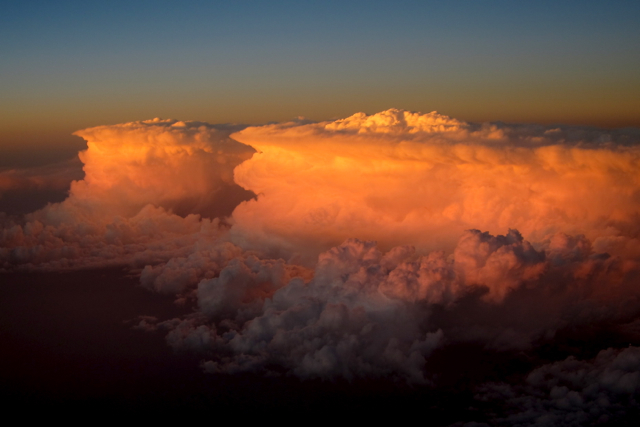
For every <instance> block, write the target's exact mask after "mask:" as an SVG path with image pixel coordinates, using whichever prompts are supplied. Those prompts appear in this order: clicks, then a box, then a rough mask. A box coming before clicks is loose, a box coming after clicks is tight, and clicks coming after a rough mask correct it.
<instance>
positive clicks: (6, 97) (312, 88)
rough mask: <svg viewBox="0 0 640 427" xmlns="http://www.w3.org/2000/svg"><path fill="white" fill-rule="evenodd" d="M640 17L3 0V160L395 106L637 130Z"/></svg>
mask: <svg viewBox="0 0 640 427" xmlns="http://www.w3.org/2000/svg"><path fill="white" fill-rule="evenodd" d="M639 16H640V3H639V2H637V1H608V2H604V1H563V2H557V1H524V2H514V1H452V2H433V1H400V2H393V3H390V2H382V1H366V2H365V1H350V2H343V1H324V2H306V1H277V2H276V1H274V2H251V1H236V2H204V1H203V2H198V1H191V2H186V3H185V2H180V3H178V2H169V1H137V2H134V3H132V2H120V1H111V2H80V1H59V2H46V1H29V2H17V1H16V2H14V1H12V2H4V4H3V13H2V16H1V17H0V40H2V42H1V43H0V55H1V57H2V67H0V148H1V149H4V150H5V151H7V152H9V151H12V150H13V151H15V150H18V151H19V150H20V149H24V148H25V147H35V146H38V147H41V148H42V149H43V150H52V149H53V147H54V146H55V147H56V148H57V149H60V150H62V149H64V148H65V147H66V148H68V151H69V152H72V151H73V150H75V149H77V146H78V145H81V141H80V142H78V140H77V137H71V136H70V134H71V132H73V131H75V130H78V129H81V128H85V127H88V126H95V125H101V124H112V123H119V122H127V121H133V120H142V119H148V118H152V117H165V118H166V117H172V118H177V119H183V120H204V121H208V122H213V123H220V122H244V123H261V122H266V121H279V120H286V119H289V118H292V117H296V116H299V115H303V116H305V117H308V118H311V119H315V120H324V119H329V118H338V117H345V116H348V115H350V114H353V113H354V112H357V111H364V112H367V113H374V112H377V111H381V110H383V109H387V108H391V107H395V108H403V109H408V110H416V111H424V112H427V111H432V110H438V111H440V112H442V113H444V114H448V115H450V116H453V117H456V118H460V119H464V120H470V121H485V120H492V121H495V120H502V121H507V122H509V121H511V122H542V123H556V122H562V123H571V124H588V125H597V126H607V127H618V126H640V72H639V71H640V30H639V28H640V25H638V24H639V23H640V22H639V21H640V18H639ZM10 157H11V156H8V157H5V159H9V158H10ZM8 162H10V160H4V161H3V163H8ZM0 166H1V165H0Z"/></svg>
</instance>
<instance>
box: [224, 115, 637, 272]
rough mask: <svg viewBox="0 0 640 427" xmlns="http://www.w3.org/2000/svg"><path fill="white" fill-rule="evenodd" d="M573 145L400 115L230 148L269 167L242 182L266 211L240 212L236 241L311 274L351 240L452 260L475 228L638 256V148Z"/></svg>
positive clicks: (545, 134) (262, 134)
mask: <svg viewBox="0 0 640 427" xmlns="http://www.w3.org/2000/svg"><path fill="white" fill-rule="evenodd" d="M576 133H578V132H577V131H576V130H572V129H566V130H563V129H540V128H527V127H509V126H504V125H502V126H497V125H482V126H477V125H475V126H474V125H471V124H467V123H463V122H460V121H458V120H454V119H451V118H449V117H446V116H442V115H439V114H437V113H430V114H424V115H419V114H416V113H409V112H405V111H398V110H389V111H385V112H382V113H379V114H376V115H373V116H365V115H364V114H362V113H360V114H356V115H354V116H351V117H349V118H347V119H343V120H338V121H336V122H329V123H317V124H307V125H297V124H295V123H285V124H275V125H269V126H263V127H253V128H247V129H245V130H243V131H241V132H238V133H236V134H234V135H233V137H234V138H235V139H237V140H239V141H241V142H243V143H246V144H248V145H251V146H252V147H254V148H255V149H256V150H258V153H256V154H255V155H254V156H253V157H252V158H251V160H249V161H246V162H244V163H242V164H241V165H240V166H239V167H238V168H237V169H236V171H235V179H236V182H238V183H239V184H240V185H242V186H243V187H245V188H246V189H248V190H251V191H253V192H254V193H256V194H258V198H257V200H252V201H249V202H246V203H243V204H242V205H240V206H239V207H238V208H237V209H236V210H235V211H234V215H233V216H234V219H235V220H236V223H237V226H236V228H235V231H236V232H237V234H238V235H241V236H242V238H243V239H246V240H248V241H250V242H251V244H252V245H258V246H266V247H272V246H276V247H278V248H283V247H285V248H287V250H288V252H286V253H287V254H295V255H301V256H302V257H303V259H305V260H308V261H310V262H313V260H314V259H315V257H316V256H317V253H318V252H319V251H321V250H324V249H326V248H328V247H331V246H334V245H337V244H340V243H341V242H342V241H344V239H346V238H349V237H357V238H360V239H367V240H369V239H372V240H376V241H378V243H379V244H380V245H381V246H382V247H383V248H387V249H388V248H391V247H393V246H396V245H402V244H412V245H416V247H418V249H419V250H422V251H430V250H440V249H443V250H446V251H451V250H452V249H453V247H454V246H455V243H456V241H457V239H458V237H459V236H460V234H461V233H462V232H463V231H464V230H467V229H472V228H476V229H480V230H483V231H489V232H491V233H494V234H495V233H504V232H506V231H507V229H509V228H515V229H518V230H519V231H520V232H521V233H522V234H523V235H524V236H525V237H526V238H527V239H531V240H533V241H536V242H539V241H543V240H545V239H549V238H550V237H551V236H552V235H554V234H555V233H556V232H559V231H561V232H565V233H568V234H584V235H585V236H586V237H587V238H588V239H589V240H591V241H592V242H593V244H594V246H595V247H596V248H597V250H598V251H606V252H610V253H616V254H618V253H630V252H633V253H634V254H636V255H637V254H640V247H639V246H638V241H637V231H632V230H635V229H636V228H637V227H636V225H635V224H636V223H637V215H638V206H639V204H638V201H639V199H638V188H639V187H638V186H639V179H640V172H639V171H640V168H638V165H639V161H640V150H639V149H638V146H637V145H623V144H619V143H615V142H612V139H615V138H617V139H621V140H625V138H623V137H619V136H617V135H611V134H607V133H605V132H603V133H600V134H598V135H593V133H595V132H592V134H589V133H588V132H586V131H582V133H583V135H582V138H579V139H576ZM626 137H627V139H628V136H626Z"/></svg>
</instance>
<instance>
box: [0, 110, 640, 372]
mask: <svg viewBox="0 0 640 427" xmlns="http://www.w3.org/2000/svg"><path fill="white" fill-rule="evenodd" d="M77 134H78V135H80V136H82V137H83V138H85V139H86V140H87V150H86V151H84V152H82V153H80V160H81V161H82V163H83V165H84V173H85V177H84V179H82V180H77V181H74V182H73V183H72V184H71V186H70V190H69V196H68V198H67V199H66V200H64V201H63V202H61V203H56V204H50V205H48V206H46V207H45V208H43V209H40V210H38V211H35V212H33V213H31V214H28V215H26V216H25V217H24V218H23V219H15V218H11V219H8V218H5V219H4V220H3V221H4V223H3V225H2V231H1V233H2V234H1V235H0V242H1V243H2V244H1V247H0V261H1V262H2V266H3V268H4V269H15V268H21V269H26V270H30V269H45V270H51V271H58V270H64V269H70V268H95V267H105V266H127V267H128V268H129V269H130V271H132V272H133V273H136V274H138V273H139V274H140V282H141V284H142V285H143V286H144V287H146V288H147V289H149V290H152V291H156V292H161V293H165V294H171V295H175V298H176V300H177V301H178V302H179V303H183V304H193V305H194V310H193V312H192V313H191V314H190V315H187V316H183V317H181V318H176V319H152V318H143V319H142V321H141V323H140V325H139V329H144V330H156V331H157V330H164V331H165V333H166V334H167V341H168V343H169V344H170V345H172V346H173V347H174V348H176V349H183V350H188V351H197V352H200V353H202V355H203V358H204V359H205V360H206V362H205V363H204V365H203V367H204V369H205V370H206V371H208V372H218V373H223V372H224V373H234V372H260V373H266V374H269V375H281V374H285V375H294V376H297V377H299V378H305V379H306V378H322V379H337V378H346V379H350V380H351V379H355V378H372V377H375V378H394V379H399V380H401V381H406V382H409V383H414V384H436V383H437V378H436V376H437V375H436V373H435V372H432V371H430V369H429V363H428V361H429V360H430V358H431V357H433V355H434V354H437V352H438V351H441V350H442V349H444V348H446V347H448V346H452V345H461V344H465V345H466V344H473V345H479V346H481V347H482V348H483V349H484V350H486V351H496V352H517V351H523V352H525V351H532V349H535V348H537V347H539V346H542V345H548V344H549V343H552V342H553V340H554V339H555V336H556V335H557V334H558V333H560V332H562V331H567V330H571V329H572V328H573V329H576V328H577V329H580V328H586V327H591V326H592V325H605V324H606V325H609V326H608V327H610V328H613V329H616V328H618V329H619V330H620V331H622V330H624V331H626V332H625V333H626V334H627V336H629V337H632V338H633V339H636V338H639V337H640V336H639V335H638V334H637V327H635V326H634V325H633V319H635V318H636V317H637V315H638V314H639V313H640V305H639V303H638V301H636V298H635V297H634V295H635V294H636V293H637V289H636V288H637V283H638V282H637V279H638V273H639V271H640V269H639V264H638V262H639V261H640V242H639V240H638V237H639V235H640V234H639V232H640V229H639V228H638V215H639V212H640V182H639V179H640V168H638V164H639V162H640V148H639V147H640V145H638V142H640V140H639V139H638V137H637V135H636V134H634V133H632V132H626V133H625V132H622V131H604V130H597V129H586V128H570V127H554V128H548V127H543V126H533V125H506V124H472V123H466V122H463V121H460V120H456V119H453V118H450V117H447V116H444V115H440V114H438V113H436V112H432V113H428V114H419V113H410V112H406V111H401V110H388V111H385V112H382V113H378V114H375V115H366V114H363V113H358V114H356V115H353V116H351V117H348V118H346V119H342V120H337V121H332V122H322V123H309V122H306V121H294V122H288V123H278V124H270V125H265V126H254V127H242V126H238V127H233V126H221V125H208V124H204V123H199V122H178V121H175V120H159V119H155V120H150V121H144V122H134V123H127V124H122V125H114V126H101V127H96V128H91V129H86V130H83V131H80V132H78V133H77ZM254 195H255V197H253V196H254Z"/></svg>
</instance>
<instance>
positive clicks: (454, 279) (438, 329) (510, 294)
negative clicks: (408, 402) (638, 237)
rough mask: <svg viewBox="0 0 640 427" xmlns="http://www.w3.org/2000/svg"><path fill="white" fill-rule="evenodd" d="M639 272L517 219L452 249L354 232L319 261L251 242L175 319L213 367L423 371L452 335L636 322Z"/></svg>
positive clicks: (523, 336) (173, 331)
mask: <svg viewBox="0 0 640 427" xmlns="http://www.w3.org/2000/svg"><path fill="white" fill-rule="evenodd" d="M169 264H171V263H169ZM214 265H215V263H214ZM183 270H185V271H189V270H188V269H183ZM638 272H640V269H639V268H638V266H637V265H634V266H633V267H630V266H629V265H627V264H625V263H624V262H622V261H621V260H620V259H617V258H613V257H610V256H608V255H601V254H594V253H593V252H592V250H591V249H590V247H589V244H588V242H586V241H585V240H584V238H583V237H575V238H574V237H570V236H566V235H558V236H555V237H554V238H553V239H552V241H551V242H550V243H549V245H548V247H547V248H546V249H544V250H540V251H538V250H536V249H534V248H533V247H532V246H531V244H529V243H528V242H527V241H525V240H524V239H523V238H522V236H521V235H520V234H519V233H518V232H517V231H515V230H511V231H510V232H509V233H508V234H507V235H504V236H500V235H499V236H492V235H490V234H488V233H482V232H480V231H477V230H470V231H468V232H466V233H464V234H463V236H462V237H461V238H460V240H459V242H458V245H457V247H456V248H455V250H454V252H453V254H452V255H451V256H445V255H444V253H442V252H434V253H430V254H426V255H418V254H417V253H416V251H415V249H414V248H412V247H406V246H405V247H396V248H393V249H392V250H390V251H388V252H386V253H383V252H382V251H380V249H379V248H378V247H377V245H376V243H375V242H363V241H360V240H356V239H349V240H347V241H345V242H344V243H343V244H342V245H339V246H337V247H334V248H332V249H330V250H329V251H327V252H324V253H322V254H321V255H320V256H319V258H318V262H317V265H316V267H315V271H314V272H313V274H311V273H310V272H308V271H306V270H304V269H302V268H300V267H298V268H294V266H292V265H289V264H286V263H284V261H283V260H270V259H259V258H257V257H255V256H254V255H249V256H247V255H246V254H243V255H238V256H237V257H236V258H234V259H233V260H231V261H230V262H228V263H227V264H226V266H225V267H223V268H222V269H221V270H220V272H219V274H218V275H217V276H216V277H213V278H206V279H203V280H201V281H200V282H199V283H198V285H197V290H196V291H195V292H194V294H193V296H194V298H195V299H196V301H197V306H198V309H197V311H196V312H195V313H194V314H193V315H192V316H189V317H187V318H185V319H182V320H180V319H174V320H172V321H171V322H169V323H165V324H164V325H165V327H166V328H167V329H169V330H170V332H169V334H168V337H167V339H168V342H169V343H170V344H171V345H173V346H174V347H175V348H179V349H185V348H187V349H191V350H197V351H200V352H204V354H208V355H209V357H210V358H211V360H210V361H208V362H206V363H205V365H204V366H205V369H206V370H207V371H210V372H227V373H234V372H241V371H252V372H255V371H257V372H269V371H273V372H282V371H284V372H286V373H289V374H294V375H296V376H299V377H301V378H316V377H319V378H337V377H345V378H349V379H350V378H354V377H383V376H392V377H394V376H395V377H399V378H403V379H405V380H407V381H409V382H419V383H422V382H425V381H428V380H429V377H430V375H432V374H434V373H431V372H429V370H428V369H427V366H426V365H425V363H426V361H427V359H428V357H429V356H430V354H431V353H432V352H433V351H434V350H435V349H437V348H439V347H440V346H442V345H446V344H453V343H480V344H482V345H483V346H485V347H486V348H487V349H493V350H498V351H511V350H528V349H531V348H532V347H533V346H534V345H537V344H541V343H544V342H549V341H550V340H552V339H553V337H554V335H555V334H556V332H557V331H558V330H561V329H563V328H564V329H566V328H568V327H571V328H581V327H585V326H587V325H590V324H593V323H596V324H598V323H603V322H610V323H614V324H615V323H619V324H622V323H625V322H627V321H628V318H629V315H630V314H631V315H633V314H634V313H635V314H637V313H638V312H639V311H640V303H639V302H638V301H636V302H634V303H632V304H630V303H629V300H628V296H629V295H630V293H632V292H635V288H636V278H637V275H638ZM629 273H632V274H629ZM143 277H144V275H143ZM192 283H193V281H192ZM616 289H618V290H622V291H621V292H616V291H615V290H616ZM605 293H606V294H608V296H606V297H605V295H604V294H605Z"/></svg>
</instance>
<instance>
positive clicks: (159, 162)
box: [0, 119, 253, 269]
mask: <svg viewBox="0 0 640 427" xmlns="http://www.w3.org/2000/svg"><path fill="white" fill-rule="evenodd" d="M237 129H238V127H232V126H226V127H225V126H212V125H208V124H204V123H198V122H186V123H185V122H178V121H175V120H160V119H154V120H149V121H143V122H134V123H127V124H122V125H114V126H100V127H95V128H90V129H85V130H83V131H79V132H77V133H76V134H77V135H79V136H82V137H83V138H85V139H86V140H87V150H85V151H82V152H81V153H80V155H79V156H80V160H81V161H82V163H83V164H84V167H83V170H84V173H85V177H84V179H82V180H79V181H73V182H72V183H71V187H70V190H69V197H68V198H67V199H66V200H64V201H63V202H62V203H56V204H51V205H48V206H47V207H45V208H43V209H41V210H39V211H36V212H33V213H31V214H29V215H26V217H25V218H24V220H23V221H22V222H20V221H17V220H13V221H5V224H4V226H3V230H2V234H1V235H0V242H1V243H2V249H0V260H2V261H3V262H4V264H5V267H8V266H10V265H15V264H35V265H41V266H43V267H44V268H52V269H57V268H65V267H67V268H68V267H78V266H81V267H86V266H99V265H127V264H133V265H135V266H139V265H140V263H142V266H144V264H145V263H153V264H155V263H157V262H158V261H159V260H166V259H169V258H171V257H173V256H176V255H181V254H187V253H188V252H189V251H190V250H185V249H184V248H188V247H189V246H191V245H193V244H194V243H195V242H196V241H199V240H202V241H204V242H206V241H210V240H211V239H215V237H214V236H217V235H219V234H220V233H221V232H222V229H221V228H220V226H219V225H220V221H219V220H218V219H217V218H216V217H225V216H227V215H229V214H230V213H231V211H232V210H233V208H234V207H235V205H236V204H238V203H239V202H240V201H242V200H245V199H247V198H248V197H250V196H251V193H249V192H247V191H245V190H243V189H241V188H240V187H238V186H237V185H236V184H235V183H234V182H233V169H234V167H235V166H237V165H238V164H239V163H240V162H242V161H243V160H245V159H247V158H249V157H250V156H251V154H252V153H253V149H251V148H250V147H247V146H245V145H243V144H240V143H238V142H236V141H234V140H232V139H230V138H229V137H228V135H229V133H230V132H232V131H234V130H237ZM40 179H48V177H47V176H45V177H41V178H40ZM203 217H206V218H204V219H203ZM210 218H216V219H213V220H212V219H210Z"/></svg>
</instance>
